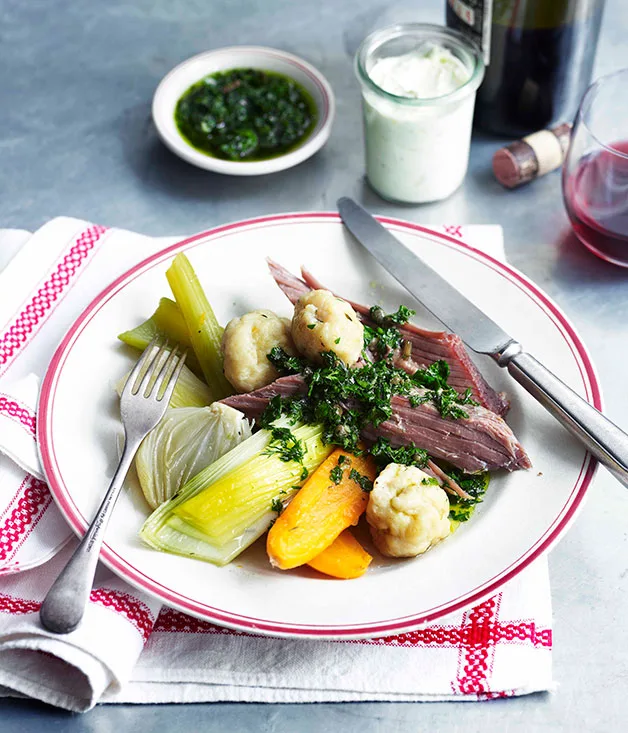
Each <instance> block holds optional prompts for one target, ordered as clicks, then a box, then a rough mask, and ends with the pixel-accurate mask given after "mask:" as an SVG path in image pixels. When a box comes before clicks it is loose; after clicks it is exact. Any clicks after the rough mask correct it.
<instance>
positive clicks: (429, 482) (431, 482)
mask: <svg viewBox="0 0 628 733" xmlns="http://www.w3.org/2000/svg"><path fill="white" fill-rule="evenodd" d="M439 485H440V484H439V483H438V479H435V478H433V477H432V476H426V477H425V478H422V479H421V486H439Z"/></svg>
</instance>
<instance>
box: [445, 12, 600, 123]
mask: <svg viewBox="0 0 628 733" xmlns="http://www.w3.org/2000/svg"><path fill="white" fill-rule="evenodd" d="M446 1H447V5H446V13H447V25H448V26H449V27H451V28H455V29H457V30H459V31H462V32H463V33H465V34H466V35H468V36H470V37H471V38H473V40H475V42H476V43H478V44H479V45H480V47H481V48H482V50H483V52H484V60H485V63H486V64H487V68H486V75H485V77H484V81H483V82H482V85H481V86H480V88H479V89H478V93H477V97H476V103H475V123H476V125H477V126H478V127H481V128H482V129H484V130H488V131H490V132H495V133H498V134H502V135H512V136H515V137H520V136H522V135H527V134H529V133H531V132H534V131H536V130H541V129H544V128H547V127H552V126H553V125H556V124H558V123H559V122H571V121H572V120H573V118H574V116H575V114H576V111H577V109H578V105H579V103H580V100H581V98H582V95H583V94H584V92H585V90H586V88H587V86H588V85H589V83H590V81H591V72H592V69H593V61H594V58H595V50H596V46H597V39H598V35H599V31H600V24H601V21H602V12H603V10H604V0H446Z"/></svg>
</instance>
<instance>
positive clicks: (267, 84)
mask: <svg viewBox="0 0 628 733" xmlns="http://www.w3.org/2000/svg"><path fill="white" fill-rule="evenodd" d="M174 117H175V123H176V125H177V128H178V130H179V132H180V133H181V135H182V136H183V137H184V138H185V139H186V140H187V141H188V142H189V143H190V144H191V145H193V146H194V147H195V148H197V149H199V150H201V151H202V152H203V153H206V154H208V155H211V156H213V157H214V158H222V159H223V160H233V161H255V160H267V159H269V158H275V157H277V156H279V155H283V154H284V153H288V152H290V151H291V150H294V149H295V148H297V147H299V145H301V143H303V141H304V140H305V139H306V138H307V137H308V136H309V135H310V134H311V132H312V130H313V129H314V127H315V125H316V120H317V110H316V105H315V103H314V100H313V99H312V98H311V96H310V95H309V94H308V92H306V90H305V89H304V88H303V87H302V86H301V85H300V84H298V83H297V82H296V81H295V80H294V79H291V78H290V77H288V76H284V75H283V74H278V73H276V72H274V71H263V70H260V69H248V68H246V69H231V70H229V71H219V72H217V73H215V74H210V75H209V76H206V77H205V78H203V79H201V80H200V81H198V82H197V83H196V84H193V85H192V86H191V87H190V88H189V89H188V90H187V91H186V92H184V94H183V95H182V96H181V98H180V99H179V101H178V102H177V106H176V109H175V115H174Z"/></svg>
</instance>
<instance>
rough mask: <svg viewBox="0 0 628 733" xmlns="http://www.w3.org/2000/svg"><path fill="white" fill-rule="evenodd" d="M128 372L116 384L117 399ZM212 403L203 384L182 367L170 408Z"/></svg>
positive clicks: (202, 405)
mask: <svg viewBox="0 0 628 733" xmlns="http://www.w3.org/2000/svg"><path fill="white" fill-rule="evenodd" d="M130 373H131V372H130V371H129V372H128V373H127V374H125V375H124V376H123V377H122V379H121V380H120V381H119V382H117V383H116V385H115V389H116V392H117V393H118V397H119V396H120V395H121V394H122V390H123V389H124V385H125V384H126V380H127V379H128V378H129V374H130ZM212 402H214V395H213V394H212V392H211V390H210V389H209V387H208V386H207V385H206V384H205V382H201V380H200V379H199V378H198V377H197V376H196V375H195V374H194V373H193V372H191V371H190V370H189V369H188V368H187V366H184V367H183V369H182V370H181V373H180V374H179V379H177V383H176V385H175V388H174V392H173V393H172V397H171V398H170V405H169V406H170V407H206V406H207V405H211V403H212Z"/></svg>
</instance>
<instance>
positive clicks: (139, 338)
mask: <svg viewBox="0 0 628 733" xmlns="http://www.w3.org/2000/svg"><path fill="white" fill-rule="evenodd" d="M155 336H161V337H162V338H165V339H166V340H168V341H170V342H171V343H178V344H180V345H181V346H182V347H183V348H187V349H188V355H187V359H186V363H187V365H188V366H189V367H190V369H192V371H194V372H196V374H198V375H202V374H203V372H202V371H201V368H200V366H199V364H198V361H197V359H196V355H195V354H194V352H193V351H192V348H191V347H192V343H191V341H190V334H189V333H188V329H187V326H186V325H185V320H184V319H183V316H182V315H181V310H180V309H179V306H178V305H177V304H176V303H175V302H174V300H170V298H162V299H161V300H160V301H159V305H158V306H157V310H156V311H155V312H154V313H153V315H152V316H151V317H150V318H149V319H148V320H146V321H144V323H140V325H139V326H136V327H135V328H133V329H131V330H130V331H125V332H124V333H121V334H120V335H119V336H118V338H119V339H120V341H123V342H124V343H125V344H128V345H129V346H132V347H133V348H134V349H138V350H139V351H144V349H145V348H146V347H147V346H148V344H149V343H150V342H151V341H152V340H153V339H154V338H155Z"/></svg>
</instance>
